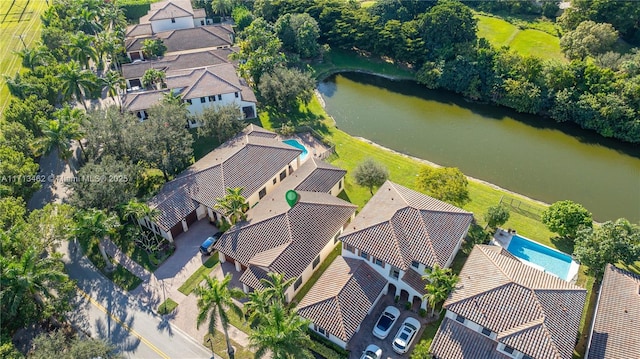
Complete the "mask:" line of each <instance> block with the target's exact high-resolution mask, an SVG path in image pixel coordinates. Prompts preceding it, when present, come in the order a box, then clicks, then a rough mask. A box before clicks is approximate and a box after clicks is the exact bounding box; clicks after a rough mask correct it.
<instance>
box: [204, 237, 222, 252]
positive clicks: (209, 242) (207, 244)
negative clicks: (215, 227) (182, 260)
mask: <svg viewBox="0 0 640 359" xmlns="http://www.w3.org/2000/svg"><path fill="white" fill-rule="evenodd" d="M220 236H222V232H217V233H215V234H214V235H213V236H211V237H209V238H207V239H205V240H204V242H202V244H201V245H200V253H202V254H204V255H205V256H208V255H211V253H213V251H214V249H213V245H214V244H216V242H217V241H218V239H220Z"/></svg>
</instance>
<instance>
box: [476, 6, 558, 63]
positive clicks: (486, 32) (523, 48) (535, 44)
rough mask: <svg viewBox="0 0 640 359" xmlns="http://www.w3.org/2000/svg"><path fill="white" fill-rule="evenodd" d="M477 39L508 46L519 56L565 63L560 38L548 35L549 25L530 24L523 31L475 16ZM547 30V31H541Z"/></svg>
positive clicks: (484, 16) (514, 26) (500, 21)
mask: <svg viewBox="0 0 640 359" xmlns="http://www.w3.org/2000/svg"><path fill="white" fill-rule="evenodd" d="M476 19H478V37H482V38H485V39H487V40H489V43H491V44H492V45H494V46H496V47H502V46H509V47H511V48H512V49H513V50H514V51H516V52H518V53H519V54H521V55H533V56H538V57H542V58H544V59H551V60H559V61H566V59H565V57H564V55H563V54H562V51H561V50H560V38H559V37H557V36H554V35H552V34H550V33H549V32H550V31H551V30H552V29H550V28H548V27H549V26H552V25H549V24H532V25H531V28H527V29H523V28H522V26H524V25H521V26H516V25H514V24H512V23H510V22H508V21H505V20H503V19H500V18H497V17H492V16H486V15H480V14H476ZM542 29H544V30H547V31H543V30H542Z"/></svg>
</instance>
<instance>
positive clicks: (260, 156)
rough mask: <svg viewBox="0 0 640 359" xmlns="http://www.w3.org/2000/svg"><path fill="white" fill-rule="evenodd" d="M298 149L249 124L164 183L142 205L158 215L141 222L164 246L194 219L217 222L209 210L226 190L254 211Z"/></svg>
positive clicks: (291, 166)
mask: <svg viewBox="0 0 640 359" xmlns="http://www.w3.org/2000/svg"><path fill="white" fill-rule="evenodd" d="M301 153H302V151H301V150H299V149H297V148H294V147H292V146H289V145H287V144H285V143H283V142H281V141H280V140H279V139H278V138H277V135H276V134H275V133H273V132H271V131H267V130H265V129H263V128H261V127H259V126H255V125H249V126H247V127H246V128H245V129H244V130H243V131H242V132H241V133H240V134H238V135H237V136H235V137H234V138H232V139H230V140H228V141H227V142H225V143H223V144H222V145H220V146H219V147H218V148H216V149H215V150H213V151H211V152H209V153H208V154H207V155H206V156H204V157H203V158H201V159H200V160H198V161H197V162H196V163H194V164H193V165H191V166H190V167H189V168H187V169H186V170H185V171H184V172H183V173H181V174H180V175H178V176H177V177H176V178H175V179H174V180H172V181H169V182H167V183H165V184H164V186H163V187H162V188H161V189H160V191H159V192H158V194H156V195H155V196H154V197H153V198H151V199H150V200H149V201H148V205H149V207H151V208H152V209H157V210H158V211H159V213H160V215H159V216H158V218H157V219H156V220H155V221H154V222H152V221H150V220H149V219H148V218H147V219H145V220H144V221H141V223H142V224H143V225H144V226H146V227H147V228H149V229H151V230H153V231H154V232H155V233H157V234H159V235H162V236H163V237H165V238H167V239H168V240H170V241H173V239H174V238H175V237H176V236H177V235H179V234H180V233H182V232H186V231H187V230H188V229H189V226H190V225H191V224H193V223H194V222H196V221H197V220H199V219H203V218H207V217H208V218H209V220H211V221H215V220H217V219H220V218H221V217H220V216H221V214H220V213H217V211H216V209H215V208H214V206H215V204H216V203H217V201H216V199H217V198H222V197H224V196H225V194H226V189H227V188H235V187H242V188H243V191H242V193H241V194H242V195H243V196H244V197H245V198H246V199H247V203H248V204H249V206H254V205H255V204H256V203H258V201H260V200H261V199H263V198H264V197H265V196H266V195H267V194H268V193H270V192H271V191H272V190H273V189H274V188H276V187H277V186H278V185H279V184H280V182H281V181H282V180H283V179H284V178H285V177H287V176H290V175H292V174H293V173H294V171H295V170H297V169H298V167H299V166H300V164H301V161H300V154H301Z"/></svg>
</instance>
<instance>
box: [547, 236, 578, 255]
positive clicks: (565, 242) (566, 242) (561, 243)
mask: <svg viewBox="0 0 640 359" xmlns="http://www.w3.org/2000/svg"><path fill="white" fill-rule="evenodd" d="M551 243H553V245H554V246H556V248H558V250H560V251H562V252H565V253H567V254H573V240H571V239H569V238H567V237H553V238H551Z"/></svg>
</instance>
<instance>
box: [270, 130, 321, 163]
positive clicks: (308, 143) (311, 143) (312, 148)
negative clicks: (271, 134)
mask: <svg viewBox="0 0 640 359" xmlns="http://www.w3.org/2000/svg"><path fill="white" fill-rule="evenodd" d="M280 139H281V140H283V141H284V140H298V142H300V143H301V144H303V145H304V146H305V147H306V148H307V151H309V155H307V157H306V158H305V159H304V160H305V161H306V160H307V159H308V158H310V157H311V156H313V157H314V158H316V159H321V160H322V159H325V158H327V157H328V155H329V154H330V152H331V150H330V149H329V147H327V146H325V145H324V144H323V143H322V142H321V141H320V140H319V139H317V138H315V137H313V135H312V134H311V133H310V132H302V133H296V134H295V135H293V136H282V137H281V138H280Z"/></svg>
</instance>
